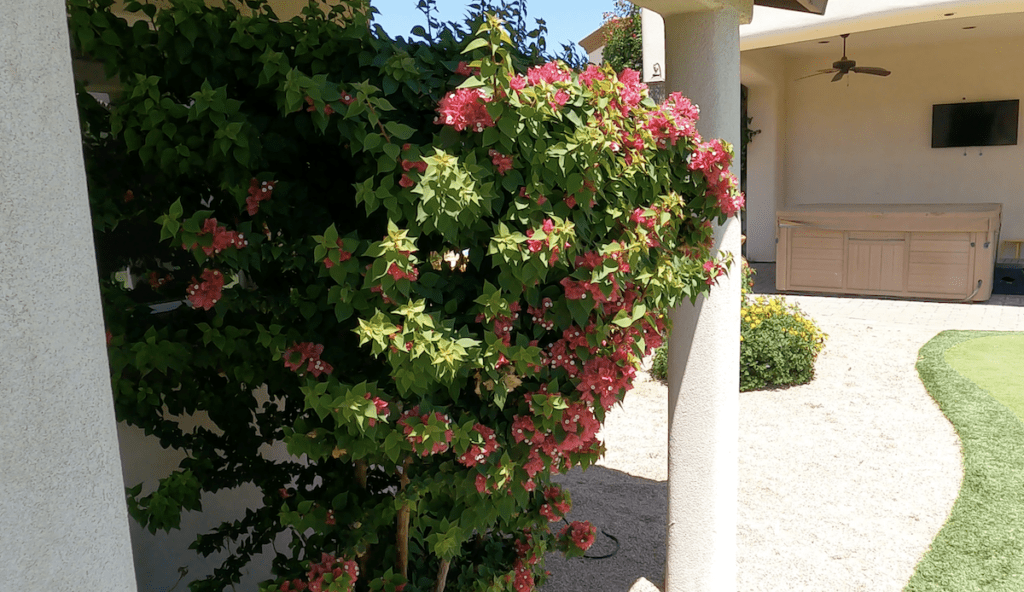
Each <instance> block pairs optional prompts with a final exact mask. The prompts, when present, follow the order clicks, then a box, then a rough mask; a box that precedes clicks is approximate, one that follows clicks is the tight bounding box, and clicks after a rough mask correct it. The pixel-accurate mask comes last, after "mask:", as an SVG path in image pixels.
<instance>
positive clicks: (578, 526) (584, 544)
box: [559, 521, 597, 551]
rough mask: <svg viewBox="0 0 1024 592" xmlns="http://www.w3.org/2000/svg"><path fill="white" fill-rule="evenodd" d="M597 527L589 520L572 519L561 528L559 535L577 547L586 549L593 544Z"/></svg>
mask: <svg viewBox="0 0 1024 592" xmlns="http://www.w3.org/2000/svg"><path fill="white" fill-rule="evenodd" d="M596 535H597V528H595V527H594V525H593V524H591V523H589V522H579V521H574V522H571V523H570V524H569V526H566V527H565V528H563V529H562V532H560V533H559V536H561V537H562V538H567V539H569V541H570V542H571V543H572V544H573V545H576V547H577V548H579V549H582V550H584V551H586V550H587V549H589V548H590V546H591V545H593V544H594V537H595V536H596Z"/></svg>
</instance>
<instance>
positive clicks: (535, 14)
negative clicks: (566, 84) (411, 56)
mask: <svg viewBox="0 0 1024 592" xmlns="http://www.w3.org/2000/svg"><path fill="white" fill-rule="evenodd" d="M471 1H472V0H437V8H438V12H439V17H440V20H442V21H453V20H454V21H461V20H462V17H463V16H464V15H465V14H466V7H467V6H468V5H469V4H470V3H471ZM614 4H615V3H614V0H528V1H527V4H526V8H527V10H526V12H527V16H528V18H529V22H530V23H531V24H532V23H533V20H534V19H538V18H540V19H544V21H545V24H547V27H548V35H547V41H548V50H549V51H550V50H557V49H558V48H560V47H561V46H562V44H563V43H578V42H579V40H580V39H583V38H584V37H586V36H587V35H589V34H590V33H592V32H593V31H594V30H595V29H597V28H598V27H599V26H601V22H602V21H603V20H604V13H605V12H608V11H611V10H612V7H613V6H614ZM373 6H374V7H375V8H376V9H377V10H378V11H380V14H378V15H377V16H376V20H377V22H378V23H380V25H381V26H382V27H384V30H385V31H387V32H388V34H389V35H391V36H392V37H396V36H398V35H403V36H408V34H409V31H410V30H411V29H412V28H413V27H415V26H416V25H425V24H426V21H425V19H424V17H423V13H421V12H420V11H419V10H417V9H416V0H374V1H373Z"/></svg>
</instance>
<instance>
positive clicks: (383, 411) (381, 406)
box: [363, 393, 391, 428]
mask: <svg viewBox="0 0 1024 592" xmlns="http://www.w3.org/2000/svg"><path fill="white" fill-rule="evenodd" d="M363 398H365V399H366V400H367V401H373V406H374V407H375V408H376V409H377V419H380V420H384V421H387V419H388V415H389V414H390V413H391V412H390V411H389V410H388V402H387V401H385V400H384V399H381V398H380V397H374V396H373V395H371V394H370V393H366V394H365V395H363ZM377 419H373V418H370V419H369V420H367V423H369V424H370V427H371V428H372V427H373V426H375V425H377Z"/></svg>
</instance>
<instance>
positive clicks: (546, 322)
mask: <svg viewBox="0 0 1024 592" xmlns="http://www.w3.org/2000/svg"><path fill="white" fill-rule="evenodd" d="M552 305H553V302H552V301H551V299H550V298H544V299H543V300H541V301H540V306H528V307H527V308H526V312H527V313H529V315H530V320H532V321H533V322H534V323H536V324H538V325H540V326H541V328H542V329H544V330H545V331H550V330H552V329H554V328H555V321H553V320H551V319H548V318H547V314H548V311H549V310H551V306H552Z"/></svg>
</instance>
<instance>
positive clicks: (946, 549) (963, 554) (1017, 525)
mask: <svg viewBox="0 0 1024 592" xmlns="http://www.w3.org/2000/svg"><path fill="white" fill-rule="evenodd" d="M1003 335H1024V334H1006V333H993V332H981V331H945V332H943V333H940V334H939V335H938V336H936V337H935V338H934V339H932V340H931V341H929V342H928V343H927V344H925V346H924V347H923V348H921V352H920V354H919V358H918V362H917V371H918V373H919V374H920V376H921V380H922V382H924V385H925V388H927V389H928V392H929V393H930V394H931V396H932V398H934V399H935V401H936V403H938V405H939V408H940V409H942V412H943V413H944V414H945V415H946V417H947V418H948V419H949V421H950V423H952V424H953V427H954V428H955V429H956V431H957V434H959V436H960V441H961V444H962V447H963V456H964V479H963V483H962V484H961V486H960V495H959V497H957V500H956V503H955V504H954V505H953V510H952V512H951V514H950V517H949V520H948V521H947V522H946V524H945V526H943V527H942V530H941V531H940V532H939V534H938V536H936V537H935V540H934V541H933V542H932V546H931V549H930V550H929V551H928V552H927V553H926V554H925V556H924V557H923V558H922V559H921V561H920V562H919V563H918V565H917V568H916V570H915V572H914V575H913V577H912V578H911V579H910V582H909V583H908V584H907V587H906V588H905V591H907V592H923V591H926V590H927V591H933V592H961V591H963V592H966V591H985V592H1003V591H1005V592H1011V591H1012V592H1019V591H1022V590H1024V423H1022V421H1021V420H1020V419H1018V417H1017V416H1016V415H1014V413H1013V412H1012V411H1011V410H1010V409H1009V408H1008V407H1007V406H1005V405H1003V404H1002V403H1000V402H998V401H996V400H995V399H994V398H993V397H991V396H990V395H989V394H988V392H987V391H986V390H985V389H983V388H981V387H980V386H979V385H978V384H976V383H975V382H974V381H973V380H972V379H969V378H967V377H966V376H965V375H964V374H962V373H961V372H958V371H957V369H955V368H954V367H953V366H951V365H950V364H949V363H947V361H946V357H947V356H946V352H947V350H951V349H952V348H954V347H960V348H962V349H957V350H954V351H953V353H952V354H951V355H950V359H951V360H954V362H953V363H954V364H957V365H958V367H959V364H960V363H962V362H963V363H966V362H965V360H969V359H971V357H972V356H973V355H974V354H973V353H970V352H969V351H966V350H971V349H973V347H972V346H973V345H978V346H980V347H981V348H982V349H983V350H984V351H986V352H987V359H991V358H998V359H1001V360H1002V364H1003V365H1002V366H1001V367H1000V366H998V365H995V366H991V369H985V368H989V366H988V365H987V362H986V366H985V368H982V369H980V370H977V371H975V369H974V368H973V367H969V368H966V367H965V370H966V372H967V373H968V374H970V375H971V376H972V377H978V378H979V380H982V381H983V382H985V384H987V385H988V386H989V388H994V389H995V390H997V391H1000V392H1002V391H1003V390H1012V389H1011V387H1012V386H1014V385H1012V384H1009V382H1008V380H1007V381H1003V380H1002V379H1001V378H1000V377H1001V376H1006V377H1009V376H1012V375H1013V374H1011V372H1017V371H1019V369H1020V367H1021V366H1024V361H1022V360H1021V353H1020V352H1021V350H1020V349H1017V348H1009V347H991V346H992V345H993V344H998V343H999V342H998V341H995V342H993V341H988V340H987V338H989V337H992V336H1003ZM973 341H981V343H978V344H974V343H973ZM1011 367H1014V368H1012V370H1011ZM1000 369H1002V370H1010V372H1005V373H1004V372H1001V371H1000ZM997 383H998V384H997ZM1020 384H1021V383H1020V382H1019V381H1018V382H1017V383H1016V386H1017V388H1018V390H1019V389H1020ZM993 385H996V386H993ZM1018 396H1019V393H1018Z"/></svg>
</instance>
